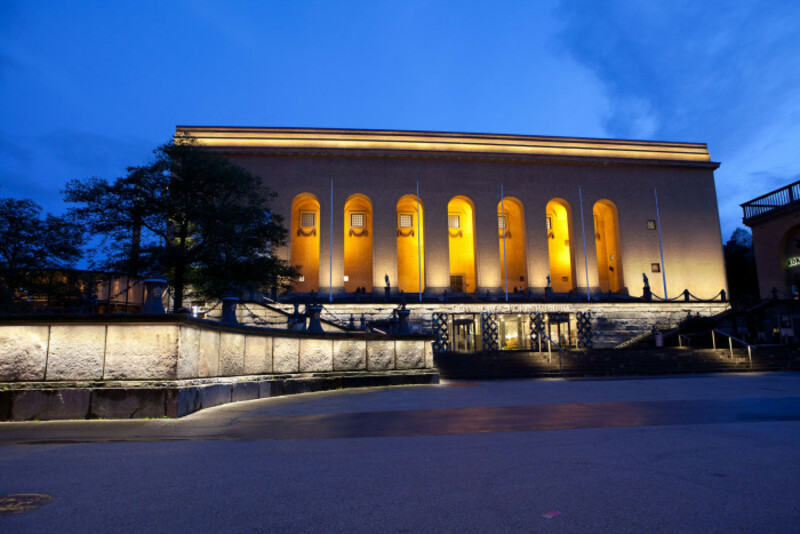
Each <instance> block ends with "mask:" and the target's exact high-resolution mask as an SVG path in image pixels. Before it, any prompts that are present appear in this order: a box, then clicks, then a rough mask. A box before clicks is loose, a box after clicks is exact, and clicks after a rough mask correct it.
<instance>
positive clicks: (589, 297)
mask: <svg viewBox="0 0 800 534" xmlns="http://www.w3.org/2000/svg"><path fill="white" fill-rule="evenodd" d="M578 199H579V200H580V203H581V233H582V234H583V266H584V268H585V269H586V300H587V301H591V300H592V295H591V291H590V290H589V257H588V256H587V255H586V222H585V221H584V220H583V191H581V188H580V187H578Z"/></svg>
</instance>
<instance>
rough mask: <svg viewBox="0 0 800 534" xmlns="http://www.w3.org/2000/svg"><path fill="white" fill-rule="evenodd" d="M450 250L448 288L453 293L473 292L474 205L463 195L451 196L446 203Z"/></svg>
mask: <svg viewBox="0 0 800 534" xmlns="http://www.w3.org/2000/svg"><path fill="white" fill-rule="evenodd" d="M447 226H448V233H449V238H448V241H449V252H450V289H451V291H453V293H473V292H475V290H476V285H475V206H474V204H473V203H472V201H471V200H470V199H469V198H467V197H465V196H457V197H453V198H452V199H451V200H450V202H449V203H448V204H447Z"/></svg>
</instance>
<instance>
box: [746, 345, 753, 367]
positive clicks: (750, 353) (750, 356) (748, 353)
mask: <svg viewBox="0 0 800 534" xmlns="http://www.w3.org/2000/svg"><path fill="white" fill-rule="evenodd" d="M747 359H748V360H749V361H750V369H752V368H753V353H752V352H751V351H750V345H747Z"/></svg>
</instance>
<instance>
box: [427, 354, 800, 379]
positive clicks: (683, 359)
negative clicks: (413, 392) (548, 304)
mask: <svg viewBox="0 0 800 534" xmlns="http://www.w3.org/2000/svg"><path fill="white" fill-rule="evenodd" d="M434 364H435V365H436V367H437V369H438V370H439V374H440V376H441V377H442V378H444V379H448V378H450V379H489V378H533V377H555V376H625V375H668V374H684V373H720V372H724V373H727V372H743V371H798V370H800V350H798V349H797V348H790V347H759V348H757V349H756V350H754V351H753V366H752V368H751V367H750V363H749V361H748V357H747V350H746V349H734V351H733V358H731V357H730V351H729V350H728V349H727V348H726V349H698V348H657V349H656V348H636V349H594V350H590V351H567V352H564V353H561V358H560V367H559V353H558V352H553V353H552V356H551V359H550V360H548V356H547V353H538V352H478V353H470V354H467V353H456V352H442V353H437V354H435V355H434Z"/></svg>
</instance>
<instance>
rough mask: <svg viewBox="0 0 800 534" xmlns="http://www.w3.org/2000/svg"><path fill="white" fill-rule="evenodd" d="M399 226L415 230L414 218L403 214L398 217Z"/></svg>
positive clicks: (408, 214)
mask: <svg viewBox="0 0 800 534" xmlns="http://www.w3.org/2000/svg"><path fill="white" fill-rule="evenodd" d="M398 224H399V225H400V228H413V227H414V216H413V215H412V214H410V213H401V214H400V216H399V217H398Z"/></svg>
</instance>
